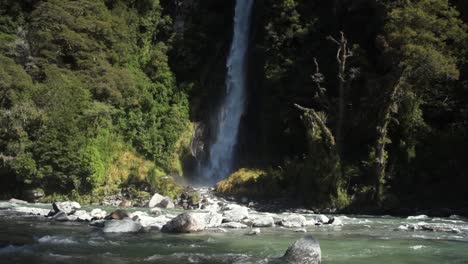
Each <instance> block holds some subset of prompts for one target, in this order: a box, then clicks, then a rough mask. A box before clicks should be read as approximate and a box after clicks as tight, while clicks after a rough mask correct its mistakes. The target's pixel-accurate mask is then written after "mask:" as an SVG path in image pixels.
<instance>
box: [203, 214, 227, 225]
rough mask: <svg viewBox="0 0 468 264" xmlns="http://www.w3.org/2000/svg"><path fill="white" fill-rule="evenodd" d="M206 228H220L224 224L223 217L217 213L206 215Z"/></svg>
mask: <svg viewBox="0 0 468 264" xmlns="http://www.w3.org/2000/svg"><path fill="white" fill-rule="evenodd" d="M204 219H205V226H206V227H207V228H212V227H218V226H220V225H221V224H222V222H223V215H222V214H219V213H216V212H209V213H207V214H204Z"/></svg>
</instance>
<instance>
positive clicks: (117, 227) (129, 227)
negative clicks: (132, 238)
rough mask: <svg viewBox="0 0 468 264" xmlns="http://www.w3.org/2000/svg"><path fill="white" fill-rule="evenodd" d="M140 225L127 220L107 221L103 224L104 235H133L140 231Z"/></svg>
mask: <svg viewBox="0 0 468 264" xmlns="http://www.w3.org/2000/svg"><path fill="white" fill-rule="evenodd" d="M141 227H142V226H141V224H140V223H137V222H135V221H133V220H131V219H129V218H126V219H124V220H109V221H106V222H105V223H104V229H103V232H104V233H135V232H138V231H140V230H141Z"/></svg>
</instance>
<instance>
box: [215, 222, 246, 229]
mask: <svg viewBox="0 0 468 264" xmlns="http://www.w3.org/2000/svg"><path fill="white" fill-rule="evenodd" d="M221 227H224V228H234V229H243V228H247V227H248V226H247V225H244V224H241V223H237V222H228V223H223V224H221Z"/></svg>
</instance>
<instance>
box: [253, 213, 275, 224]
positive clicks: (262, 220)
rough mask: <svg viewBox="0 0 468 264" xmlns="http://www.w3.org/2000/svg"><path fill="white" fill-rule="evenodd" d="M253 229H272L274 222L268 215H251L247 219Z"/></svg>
mask: <svg viewBox="0 0 468 264" xmlns="http://www.w3.org/2000/svg"><path fill="white" fill-rule="evenodd" d="M249 221H250V222H251V224H252V226H253V227H273V226H275V220H274V219H273V217H272V216H270V215H251V216H250V217H249Z"/></svg>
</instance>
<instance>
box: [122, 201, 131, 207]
mask: <svg viewBox="0 0 468 264" xmlns="http://www.w3.org/2000/svg"><path fill="white" fill-rule="evenodd" d="M131 206H132V201H129V200H123V201H121V202H120V203H119V207H131Z"/></svg>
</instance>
